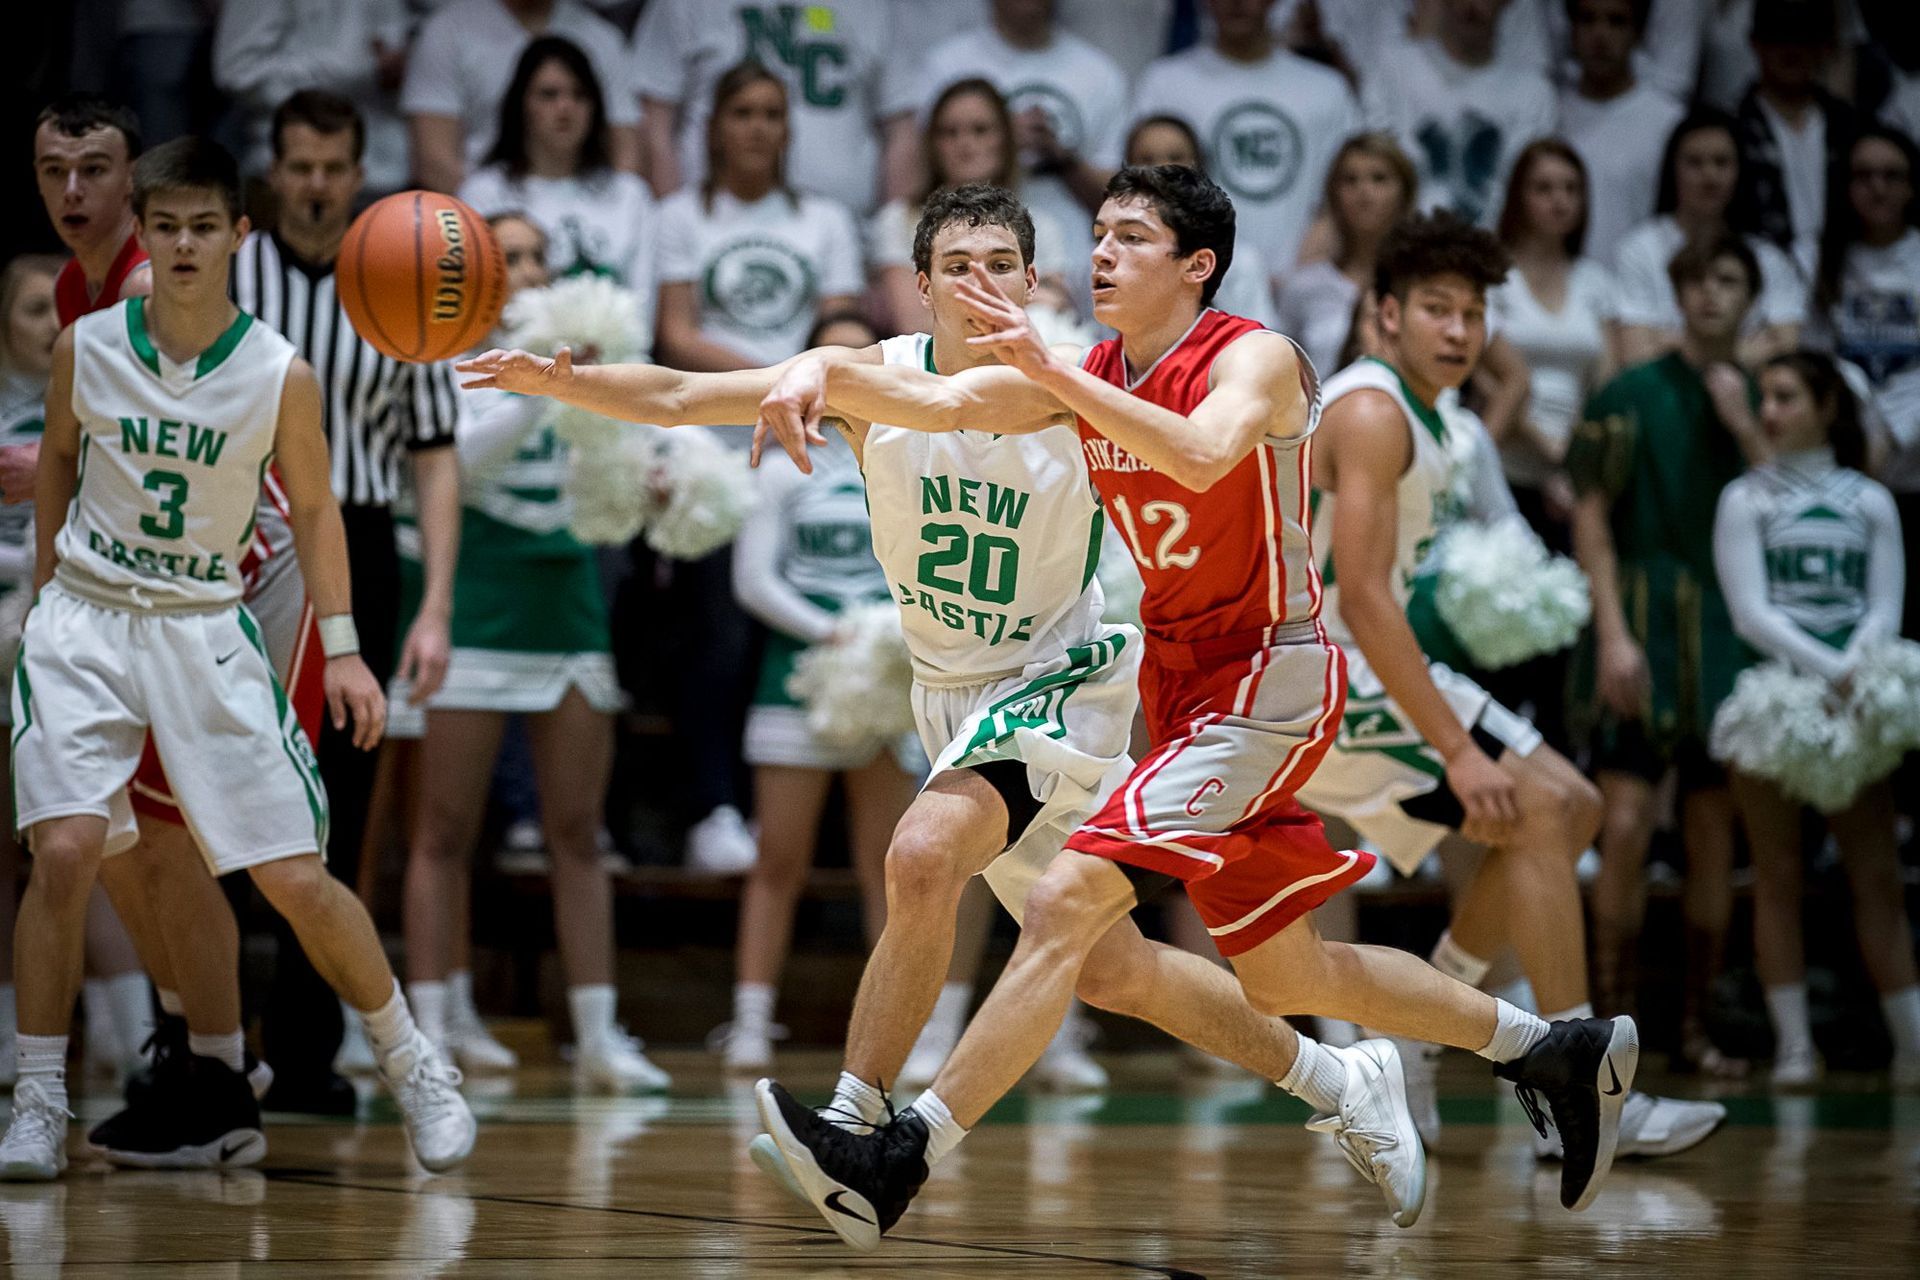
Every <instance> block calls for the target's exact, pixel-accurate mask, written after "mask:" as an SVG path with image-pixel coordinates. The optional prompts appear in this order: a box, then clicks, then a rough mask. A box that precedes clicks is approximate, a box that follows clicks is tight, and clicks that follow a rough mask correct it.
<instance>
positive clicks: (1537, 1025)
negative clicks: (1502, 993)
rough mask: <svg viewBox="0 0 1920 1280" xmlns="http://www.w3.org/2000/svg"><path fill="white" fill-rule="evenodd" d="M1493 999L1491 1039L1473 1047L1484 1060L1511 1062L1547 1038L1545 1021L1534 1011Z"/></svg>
mask: <svg viewBox="0 0 1920 1280" xmlns="http://www.w3.org/2000/svg"><path fill="white" fill-rule="evenodd" d="M1493 1003H1494V1021H1493V1039H1491V1040H1489V1041H1487V1043H1486V1044H1485V1046H1483V1047H1482V1048H1479V1049H1475V1050H1474V1052H1475V1053H1477V1054H1479V1055H1480V1056H1481V1057H1483V1058H1485V1059H1486V1060H1487V1061H1489V1062H1512V1061H1513V1060H1514V1059H1515V1058H1518V1057H1520V1056H1521V1055H1523V1054H1525V1053H1526V1051H1527V1050H1529V1049H1531V1048H1533V1046H1535V1045H1536V1044H1539V1043H1540V1042H1541V1041H1542V1040H1544V1039H1546V1038H1547V1024H1546V1023H1545V1022H1544V1021H1542V1020H1541V1018H1540V1017H1539V1016H1538V1015H1537V1014H1531V1013H1528V1012H1527V1011H1526V1010H1524V1009H1516V1008H1515V1007H1514V1006H1512V1005H1510V1004H1508V1003H1507V1002H1506V1001H1505V1000H1496V1001H1494V1002H1493Z"/></svg>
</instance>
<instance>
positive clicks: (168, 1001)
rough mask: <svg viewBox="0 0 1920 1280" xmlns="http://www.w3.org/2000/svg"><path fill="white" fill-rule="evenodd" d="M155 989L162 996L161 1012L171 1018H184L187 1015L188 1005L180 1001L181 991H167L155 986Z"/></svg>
mask: <svg viewBox="0 0 1920 1280" xmlns="http://www.w3.org/2000/svg"><path fill="white" fill-rule="evenodd" d="M154 991H155V993H156V994H157V995H158V996H159V997H160V1012H162V1013H164V1014H166V1015H167V1016H168V1017H169V1018H184V1017H186V1016H187V1006H185V1005H184V1004H181V1003H180V993H179V992H178V991H167V990H165V989H163V988H159V987H155V988H154Z"/></svg>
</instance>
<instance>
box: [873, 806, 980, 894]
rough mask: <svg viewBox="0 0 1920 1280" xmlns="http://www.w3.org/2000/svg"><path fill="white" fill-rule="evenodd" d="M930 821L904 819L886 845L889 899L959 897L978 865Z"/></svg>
mask: <svg viewBox="0 0 1920 1280" xmlns="http://www.w3.org/2000/svg"><path fill="white" fill-rule="evenodd" d="M965 863H966V859H965V857H964V854H963V852H962V851H961V850H960V849H958V848H957V847H956V845H955V842H954V841H953V840H952V839H950V838H944V837H943V836H942V834H941V833H940V832H939V831H936V830H934V829H933V827H932V826H931V825H930V824H927V823H918V822H902V823H901V824H900V825H899V826H898V827H896V828H895V829H894V833H893V840H892V842H891V843H890V844H888V846H887V900H888V901H889V902H896V901H897V902H903V903H910V904H934V903H939V902H942V901H946V900H953V901H957V900H958V899H959V897H960V892H961V890H963V889H965V888H966V886H967V881H968V879H970V878H971V877H972V875H973V872H974V870H975V868H972V867H969V866H966V865H965Z"/></svg>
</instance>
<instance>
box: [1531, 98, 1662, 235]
mask: <svg viewBox="0 0 1920 1280" xmlns="http://www.w3.org/2000/svg"><path fill="white" fill-rule="evenodd" d="M1685 114H1686V113H1685V111H1684V110H1683V109H1682V107H1681V106H1680V104H1679V103H1678V102H1676V101H1674V100H1673V99H1672V98H1669V97H1668V96H1667V95H1666V94H1664V93H1662V92H1660V91H1659V90H1658V89H1654V88H1650V87H1648V86H1647V85H1644V84H1636V85H1635V86H1634V87H1633V88H1631V89H1629V90H1627V91H1626V92H1625V93H1623V94H1621V95H1619V96H1618V97H1615V98H1608V99H1607V100H1605V101H1604V102H1603V101H1598V100H1596V99H1593V98H1587V97H1582V96H1581V95H1580V93H1579V91H1578V90H1575V89H1567V90H1565V91H1563V92H1562V93H1561V95H1560V136H1561V137H1563V138H1565V139H1566V140H1567V141H1568V142H1569V143H1570V144H1572V146H1573V149H1574V150H1575V151H1577V152H1579V154H1580V159H1581V160H1582V161H1584V162H1585V164H1586V166H1587V243H1586V245H1585V246H1584V247H1583V249H1582V250H1581V252H1583V253H1584V254H1586V255H1587V256H1588V257H1590V258H1595V259H1598V260H1599V261H1601V262H1611V261H1613V254H1614V250H1615V249H1616V248H1618V247H1619V244H1620V239H1621V237H1623V236H1625V235H1626V234H1627V232H1629V231H1631V230H1632V229H1633V228H1635V227H1637V226H1639V225H1640V224H1641V223H1642V222H1645V221H1646V220H1647V219H1648V218H1650V217H1652V216H1653V206H1654V202H1655V201H1656V200H1657V199H1658V198H1659V195H1660V157H1661V156H1662V155H1663V154H1665V151H1666V145H1667V135H1668V134H1670V133H1672V132H1673V127H1674V126H1675V125H1677V124H1679V123H1680V118H1681V117H1682V116H1683V115H1685Z"/></svg>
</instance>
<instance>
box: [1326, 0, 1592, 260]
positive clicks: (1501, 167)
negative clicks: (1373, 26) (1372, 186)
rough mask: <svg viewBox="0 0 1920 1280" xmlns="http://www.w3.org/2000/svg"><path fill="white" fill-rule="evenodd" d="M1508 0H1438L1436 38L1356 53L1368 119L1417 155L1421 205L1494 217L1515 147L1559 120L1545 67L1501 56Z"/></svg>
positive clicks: (1549, 129)
mask: <svg viewBox="0 0 1920 1280" xmlns="http://www.w3.org/2000/svg"><path fill="white" fill-rule="evenodd" d="M1507 3H1508V0H1439V4H1438V10H1437V15H1438V19H1439V25H1438V29H1437V34H1436V36H1435V37H1434V38H1433V39H1431V40H1420V41H1413V42H1399V43H1395V44H1391V45H1389V46H1388V47H1387V48H1386V49H1385V50H1383V51H1380V52H1377V53H1376V52H1374V51H1371V50H1370V51H1368V53H1369V56H1367V57H1365V58H1363V59H1362V60H1361V61H1360V63H1359V65H1360V69H1361V76H1362V80H1361V85H1360V100H1361V105H1362V108H1363V109H1364V112H1365V115H1366V120H1367V127H1368V128H1372V129H1384V130H1386V131H1388V132H1390V133H1392V134H1393V135H1394V137H1395V138H1397V139H1398V140H1399V142H1400V145H1401V146H1402V147H1404V148H1406V150H1407V153H1408V154H1409V155H1411V156H1412V157H1413V160H1414V165H1415V167H1416V168H1417V169H1418V171H1419V174H1420V202H1421V205H1422V206H1423V207H1425V208H1447V209H1451V210H1453V212H1454V213H1456V214H1458V215H1459V216H1461V217H1463V218H1466V219H1468V220H1469V221H1476V222H1481V223H1484V224H1489V225H1490V224H1491V223H1492V221H1493V219H1494V217H1495V216H1496V215H1497V214H1498V213H1499V211H1500V206H1501V200H1502V197H1503V195H1504V189H1505V185H1506V179H1507V171H1508V170H1509V169H1510V168H1512V166H1513V158H1514V156H1516V155H1517V154H1519V151H1520V148H1521V147H1522V146H1524V145H1526V143H1528V142H1529V141H1531V140H1532V139H1534V138H1538V137H1541V136H1543V135H1546V134H1550V133H1552V132H1553V125H1554V111H1555V104H1554V94H1553V89H1552V87H1551V86H1550V85H1549V84H1548V83H1547V79H1546V77H1545V76H1544V75H1543V74H1541V73H1540V72H1539V71H1536V70H1534V69H1532V68H1531V67H1528V66H1522V65H1515V64H1512V63H1507V62H1503V61H1501V60H1500V59H1499V58H1497V57H1496V56H1495V54H1496V45H1495V29H1496V23H1497V21H1498V19H1499V17H1500V13H1501V10H1502V9H1504V8H1505V7H1506V4H1507Z"/></svg>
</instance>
